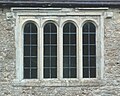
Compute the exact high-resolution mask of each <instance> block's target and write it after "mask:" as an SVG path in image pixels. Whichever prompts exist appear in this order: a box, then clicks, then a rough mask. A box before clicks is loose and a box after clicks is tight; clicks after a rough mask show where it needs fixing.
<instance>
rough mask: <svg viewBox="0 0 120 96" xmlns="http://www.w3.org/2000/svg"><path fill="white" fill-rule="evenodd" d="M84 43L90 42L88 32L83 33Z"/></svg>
mask: <svg viewBox="0 0 120 96" xmlns="http://www.w3.org/2000/svg"><path fill="white" fill-rule="evenodd" d="M83 44H88V34H83Z"/></svg>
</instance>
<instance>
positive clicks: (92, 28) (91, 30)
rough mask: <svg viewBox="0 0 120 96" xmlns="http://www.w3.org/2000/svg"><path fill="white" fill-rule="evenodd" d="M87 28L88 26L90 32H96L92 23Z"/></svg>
mask: <svg viewBox="0 0 120 96" xmlns="http://www.w3.org/2000/svg"><path fill="white" fill-rule="evenodd" d="M89 26H90V32H95V31H96V28H95V25H94V24H93V23H89Z"/></svg>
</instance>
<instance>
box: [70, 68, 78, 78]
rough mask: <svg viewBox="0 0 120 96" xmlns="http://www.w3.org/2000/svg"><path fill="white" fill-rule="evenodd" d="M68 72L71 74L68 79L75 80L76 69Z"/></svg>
mask: <svg viewBox="0 0 120 96" xmlns="http://www.w3.org/2000/svg"><path fill="white" fill-rule="evenodd" d="M70 72H71V74H70V75H71V76H70V78H76V77H77V76H76V68H71V69H70Z"/></svg>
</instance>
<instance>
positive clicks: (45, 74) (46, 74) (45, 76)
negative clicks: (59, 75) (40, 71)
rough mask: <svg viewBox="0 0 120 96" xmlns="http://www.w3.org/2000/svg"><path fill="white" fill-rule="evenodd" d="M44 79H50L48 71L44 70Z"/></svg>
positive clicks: (47, 69)
mask: <svg viewBox="0 0 120 96" xmlns="http://www.w3.org/2000/svg"><path fill="white" fill-rule="evenodd" d="M44 78H50V69H49V68H44Z"/></svg>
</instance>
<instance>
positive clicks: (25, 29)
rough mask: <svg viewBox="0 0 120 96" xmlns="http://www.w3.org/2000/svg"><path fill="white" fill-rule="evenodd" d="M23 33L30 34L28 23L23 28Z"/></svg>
mask: <svg viewBox="0 0 120 96" xmlns="http://www.w3.org/2000/svg"><path fill="white" fill-rule="evenodd" d="M24 33H30V23H27V24H26V25H25V27H24Z"/></svg>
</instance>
